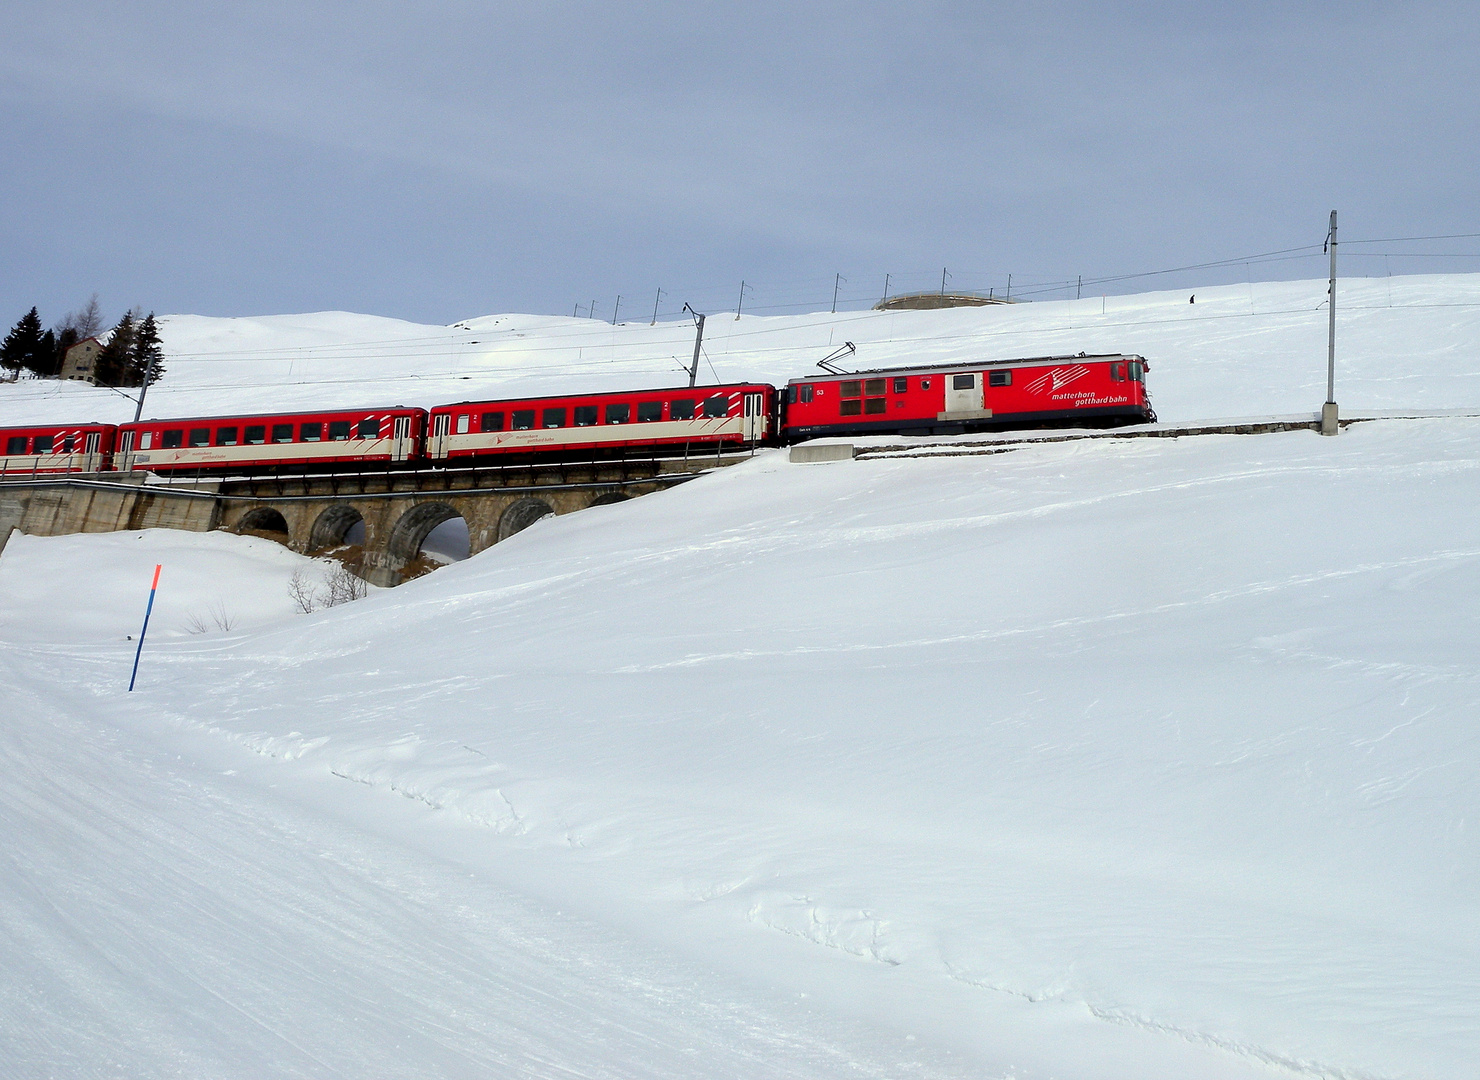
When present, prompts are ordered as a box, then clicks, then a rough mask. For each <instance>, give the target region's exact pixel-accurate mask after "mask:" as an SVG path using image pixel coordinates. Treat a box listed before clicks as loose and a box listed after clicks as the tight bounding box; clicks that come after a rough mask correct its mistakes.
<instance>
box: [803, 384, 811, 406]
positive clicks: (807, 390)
mask: <svg viewBox="0 0 1480 1080" xmlns="http://www.w3.org/2000/svg"><path fill="white" fill-rule="evenodd" d="M811 400H812V384H811V383H803V384H802V404H803V405H806V404H808V403H810V402H811Z"/></svg>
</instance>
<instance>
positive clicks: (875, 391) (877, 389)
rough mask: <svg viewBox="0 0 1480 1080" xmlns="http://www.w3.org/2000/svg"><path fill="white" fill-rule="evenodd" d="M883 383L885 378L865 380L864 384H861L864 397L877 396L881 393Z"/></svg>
mask: <svg viewBox="0 0 1480 1080" xmlns="http://www.w3.org/2000/svg"><path fill="white" fill-rule="evenodd" d="M884 383H885V380H883V379H869V380H867V381H865V382H864V384H863V394H864V396H865V397H878V396H879V395H880V394H882V393H883V392H884Z"/></svg>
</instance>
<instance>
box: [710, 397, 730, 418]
mask: <svg viewBox="0 0 1480 1080" xmlns="http://www.w3.org/2000/svg"><path fill="white" fill-rule="evenodd" d="M704 415H705V416H706V417H709V418H710V419H717V418H719V417H724V416H729V415H730V399H729V398H727V397H724V396H722V395H719V394H716V395H715V396H714V397H711V398H705V399H704Z"/></svg>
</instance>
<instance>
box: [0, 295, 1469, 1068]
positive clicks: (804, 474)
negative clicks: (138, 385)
mask: <svg viewBox="0 0 1480 1080" xmlns="http://www.w3.org/2000/svg"><path fill="white" fill-rule="evenodd" d="M1467 282H1468V279H1457V281H1451V282H1450V285H1453V286H1454V287H1455V288H1459V287H1461V286H1465V287H1467ZM1446 287H1448V286H1446ZM1259 288H1264V287H1263V286H1260V287H1259ZM1270 288H1274V287H1273V286H1271V287H1270ZM1394 288H1395V289H1398V288H1399V282H1396V281H1395V282H1394ZM1430 300H1431V301H1432V302H1433V303H1435V304H1437V303H1438V301H1437V300H1435V299H1434V298H1433V296H1432V295H1431V296H1430ZM1146 302H1147V304H1148V305H1150V304H1152V303H1153V301H1152V300H1150V299H1148V300H1147V301H1146ZM1168 302H1169V301H1165V300H1163V301H1156V303H1168ZM1181 303H1182V304H1183V305H1184V306H1192V305H1186V298H1185V297H1183V298H1182V300H1181ZM1204 303H1205V300H1204V297H1203V294H1202V293H1199V294H1198V302H1197V304H1196V305H1195V307H1197V308H1199V309H1201V308H1202V307H1203V305H1204ZM1036 306H1037V305H1035V307H1036ZM1044 306H1045V307H1046V306H1047V305H1044ZM1025 310H1026V309H1025ZM1395 310H1396V309H1395ZM1425 310H1428V311H1430V313H1431V314H1430V316H1429V317H1430V318H1431V319H1433V320H1436V321H1437V320H1441V319H1444V320H1448V319H1449V317H1450V316H1449V315H1447V314H1445V312H1447V311H1448V309H1445V308H1440V307H1437V306H1435V307H1432V308H1428V309H1425ZM1462 310H1467V309H1462ZM947 314H950V315H955V314H959V313H947ZM1011 314H1012V315H1014V317H1016V314H1017V312H1016V310H1014V312H1012V313H1011ZM744 323H745V320H742V323H741V325H742V327H743V326H744ZM1205 325H1207V326H1218V325H1220V324H1217V323H1209V324H1205ZM1179 332H1184V333H1190V331H1187V330H1186V329H1185V328H1184V329H1183V331H1179ZM1465 333H1467V334H1468V337H1462V336H1460V335H1459V332H1458V331H1456V330H1455V329H1454V326H1453V324H1452V323H1449V322H1446V323H1445V324H1444V325H1443V326H1440V327H1432V326H1429V325H1428V324H1427V323H1424V322H1423V321H1422V320H1421V319H1419V318H1418V316H1416V315H1414V316H1412V321H1411V322H1410V323H1408V324H1406V329H1405V330H1404V332H1403V336H1402V340H1387V339H1385V338H1380V337H1379V336H1376V335H1375V332H1374V337H1373V342H1374V344H1373V345H1372V350H1371V351H1372V353H1373V354H1374V355H1377V354H1379V353H1380V354H1381V355H1383V356H1388V357H1398V356H1400V355H1402V354H1403V353H1404V351H1405V350H1411V353H1410V356H1416V357H1419V358H1420V360H1421V362H1422V365H1424V366H1423V370H1424V371H1426V372H1427V373H1428V376H1429V377H1427V378H1418V377H1416V376H1414V377H1412V378H1410V379H1406V380H1402V381H1399V382H1393V383H1386V384H1385V383H1384V382H1383V381H1382V379H1381V378H1379V377H1378V374H1379V366H1378V365H1376V364H1375V363H1374V365H1373V367H1372V369H1371V371H1372V377H1371V378H1370V379H1369V380H1368V381H1367V382H1366V383H1365V384H1359V385H1365V386H1366V387H1367V388H1368V390H1369V391H1370V393H1371V394H1372V395H1373V397H1372V400H1371V401H1370V402H1369V404H1370V405H1371V406H1372V407H1373V408H1375V409H1378V408H1380V409H1398V408H1402V407H1408V406H1416V405H1422V406H1426V407H1430V408H1460V407H1464V406H1468V405H1473V404H1474V403H1475V402H1476V400H1477V398H1476V397H1473V396H1469V397H1467V396H1466V393H1467V391H1466V387H1467V386H1474V385H1477V384H1476V383H1474V382H1473V381H1471V380H1474V379H1475V378H1476V377H1477V376H1476V375H1475V374H1474V370H1473V369H1474V367H1475V366H1476V365H1474V364H1473V363H1472V362H1468V364H1469V366H1468V369H1467V362H1466V361H1465V360H1464V359H1463V356H1464V355H1466V354H1467V352H1472V351H1473V344H1474V342H1475V340H1476V338H1475V335H1473V334H1472V333H1469V332H1468V331H1466V332H1465ZM1353 336H1355V335H1353ZM1446 338H1452V339H1453V340H1452V346H1451V345H1446V344H1444V342H1445V340H1446ZM1291 341H1293V338H1278V340H1274V341H1272V342H1271V346H1270V347H1271V348H1272V349H1273V350H1274V351H1276V352H1278V351H1279V350H1280V349H1289V350H1293V349H1294V347H1295V346H1294V345H1293V344H1291V343H1290V342H1291ZM1187 342H1188V344H1187V345H1186V351H1185V370H1184V375H1183V378H1184V379H1185V382H1186V387H1187V389H1186V391H1185V395H1184V396H1185V401H1186V406H1185V407H1186V411H1187V415H1189V416H1198V417H1215V416H1219V415H1227V414H1229V413H1235V414H1247V413H1251V412H1258V411H1264V410H1267V411H1281V410H1283V411H1289V409H1290V408H1291V406H1290V405H1289V404H1288V403H1286V402H1283V401H1280V400H1270V401H1268V402H1265V403H1264V404H1257V403H1255V402H1253V401H1252V400H1250V399H1248V398H1242V399H1239V400H1238V401H1237V402H1236V403H1235V404H1234V405H1230V406H1229V407H1228V408H1227V409H1224V408H1222V405H1221V403H1222V401H1223V394H1224V392H1225V390H1226V388H1227V385H1228V383H1230V382H1236V381H1237V380H1236V376H1239V375H1240V374H1241V373H1242V369H1241V368H1239V366H1238V365H1237V364H1236V363H1235V360H1234V357H1233V355H1232V353H1231V352H1229V351H1228V350H1229V349H1230V348H1231V347H1230V346H1228V345H1227V343H1226V342H1225V343H1221V344H1220V343H1216V342H1215V343H1212V344H1208V345H1206V346H1197V345H1195V343H1192V339H1191V338H1188V339H1187ZM1280 342H1284V344H1280ZM1090 347H1098V346H1093V345H1092V346H1090ZM1115 347H1122V346H1120V345H1117V346H1115ZM1125 347H1135V346H1134V345H1132V346H1125ZM1013 351H1049V350H1046V349H1031V350H1007V352H1008V353H1011V352H1013ZM1076 351H1077V350H1076ZM1140 351H1146V352H1148V353H1149V352H1150V350H1149V349H1144V348H1142V349H1141V350H1140ZM1317 355H1319V350H1317ZM1219 356H1222V357H1223V359H1222V360H1219V361H1217V362H1214V361H1213V360H1208V361H1207V366H1206V368H1204V367H1202V366H1199V364H1198V363H1194V360H1196V359H1197V358H1207V357H1214V358H1216V357H1219ZM1446 357H1447V359H1446ZM1252 363H1254V364H1256V365H1267V364H1269V363H1271V361H1269V359H1268V358H1267V357H1266V356H1264V355H1263V354H1257V355H1256V356H1255V357H1254V360H1253V361H1252ZM1414 363H1419V361H1414ZM1153 364H1154V362H1153ZM1175 367H1176V365H1175V363H1174V362H1172V361H1169V362H1168V363H1167V364H1166V365H1164V367H1163V368H1160V369H1157V374H1161V373H1162V372H1163V371H1165V370H1167V369H1169V368H1170V369H1175ZM1198 372H1212V374H1210V375H1206V377H1201V376H1199V375H1198ZM1317 376H1318V378H1317V384H1318V385H1317V390H1316V392H1315V397H1314V400H1316V401H1318V400H1319V398H1320V396H1321V390H1322V389H1323V386H1320V385H1319V383H1320V379H1319V376H1320V372H1319V367H1318V366H1317ZM1167 382H1168V383H1170V384H1171V385H1176V381H1175V380H1174V379H1173V378H1172V375H1171V374H1168V375H1167ZM1240 385H1243V386H1244V387H1245V389H1246V390H1252V388H1253V386H1254V385H1255V384H1254V383H1243V384H1240ZM1384 387H1386V389H1384ZM1153 389H1154V390H1156V391H1157V392H1158V394H1162V393H1164V391H1163V390H1162V389H1161V388H1160V387H1159V386H1153ZM1354 393H1355V391H1354ZM1384 395H1385V396H1384ZM1339 396H1340V395H1339ZM1344 400H1345V399H1344ZM1308 404H1309V403H1308V402H1302V405H1308ZM1158 408H1159V409H1161V410H1163V411H1165V410H1166V408H1167V406H1166V404H1165V402H1164V400H1163V398H1162V397H1158ZM1477 480H1480V420H1475V419H1471V418H1467V417H1459V416H1450V417H1441V418H1429V419H1417V420H1385V421H1374V422H1368V423H1361V424H1356V425H1354V426H1352V427H1350V428H1348V429H1347V430H1346V431H1345V432H1343V434H1342V435H1341V436H1340V437H1339V438H1336V439H1322V438H1320V437H1319V436H1316V435H1314V434H1311V433H1307V432H1296V433H1288V434H1283V435H1269V436H1211V437H1199V438H1188V439H1179V440H1164V439H1157V440H1126V441H1122V440H1096V441H1088V442H1080V443H1055V444H1048V445H1034V446H1026V447H1023V448H1020V449H1016V450H1013V451H1011V452H1009V453H1005V454H998V455H993V456H990V457H968V458H959V457H954V458H943V459H918V458H916V459H882V460H859V461H854V462H844V463H834V464H828V465H814V466H793V465H790V464H788V463H787V462H786V460H785V456H784V455H783V454H780V453H767V454H762V455H759V456H758V457H757V458H756V459H755V460H754V461H752V462H750V463H749V464H746V465H742V466H738V467H735V468H732V469H728V470H725V471H724V472H722V473H720V474H717V475H714V476H711V477H707V478H704V479H703V480H700V481H696V482H694V483H691V484H688V485H684V486H683V487H680V488H677V489H674V490H672V491H669V492H665V493H662V494H658V495H653V496H648V497H645V498H643V499H639V500H634V501H632V502H630V503H625V504H621V505H617V506H609V507H599V508H595V509H592V510H590V511H585V512H582V513H580V514H576V515H571V516H568V517H562V518H557V519H546V520H545V521H542V522H540V523H537V524H536V525H535V526H533V527H532V528H530V529H529V530H527V531H525V532H524V533H521V534H519V535H518V536H515V537H513V538H512V539H510V540H509V541H506V542H504V543H501V544H499V545H497V546H496V547H495V548H493V549H491V550H489V551H487V552H485V553H483V554H481V555H479V556H477V557H474V558H472V559H470V560H467V561H465V562H462V563H459V564H457V565H454V566H451V567H448V568H445V569H442V570H439V571H437V572H436V573H435V574H433V575H431V576H429V577H427V578H423V579H419V580H417V581H415V582H412V583H410V584H408V585H405V586H402V587H400V588H398V589H395V590H388V591H384V592H380V593H377V594H376V595H373V596H372V597H370V598H368V599H366V600H364V601H360V602H357V603H355V604H352V605H349V606H346V607H341V608H335V609H333V610H330V611H323V612H318V613H315V614H313V615H307V616H305V615H293V614H290V613H286V612H283V611H281V610H279V611H278V612H277V613H274V612H273V611H271V610H268V606H267V605H266V602H265V601H264V599H263V597H264V595H265V594H266V593H268V592H273V591H275V592H276V597H275V598H274V600H273V602H274V603H280V602H281V599H282V598H283V597H284V596H285V595H286V593H285V591H284V586H285V584H286V578H287V575H288V574H289V573H290V572H291V570H292V568H293V567H294V566H296V565H298V564H297V563H295V562H294V560H296V558H297V557H296V556H290V555H286V554H285V553H281V552H278V553H269V552H267V550H266V549H265V548H262V549H259V548H258V547H256V546H255V545H257V544H260V542H259V541H248V540H245V539H243V540H242V543H243V544H248V543H250V544H252V545H254V546H252V547H251V548H250V549H248V548H245V547H243V548H240V549H236V548H231V549H230V550H229V551H228V550H226V549H227V548H230V544H231V541H232V538H224V537H190V538H180V537H179V536H178V535H173V536H172V535H171V534H168V533H162V532H161V533H148V534H143V535H142V536H141V535H140V534H118V535H117V536H113V537H73V538H55V539H45V540H43V539H36V538H27V537H15V538H13V539H12V541H11V546H10V547H8V548H7V549H6V551H5V554H4V555H3V556H0V640H3V641H4V648H3V649H0V688H3V693H4V700H5V701H6V702H7V706H8V708H7V712H8V713H9V714H10V716H11V718H12V719H11V721H10V722H9V723H7V724H5V725H0V757H3V759H4V760H3V768H4V772H5V775H6V777H7V781H6V783H5V784H4V785H0V828H3V830H4V834H5V835H6V836H7V838H8V844H7V859H8V861H7V862H6V863H5V864H4V865H3V866H0V970H4V971H5V972H6V973H7V978H6V979H5V980H4V981H0V1073H3V1074H5V1075H17V1076H41V1075H53V1074H60V1075H93V1074H98V1075H112V1074H117V1075H176V1074H179V1075H212V1076H260V1075H289V1076H293V1075H296V1076H315V1077H318V1076H335V1075H357V1076H402V1075H437V1076H470V1077H471V1076H489V1075H494V1076H541V1077H544V1076H634V1077H636V1076H731V1077H752V1076H772V1075H775V1076H817V1077H831V1076H858V1075H862V1076H881V1077H883V1076H891V1077H892V1076H962V1077H965V1076H971V1077H976V1076H1014V1077H1048V1076H1059V1077H1076V1078H1079V1077H1084V1078H1096V1077H1125V1078H1131V1077H1137V1078H1141V1077H1187V1076H1198V1077H1250V1076H1281V1075H1284V1076H1291V1075H1294V1076H1308V1077H1342V1078H1353V1077H1361V1078H1366V1077H1410V1076H1411V1077H1458V1076H1466V1075H1473V1072H1474V1067H1473V1063H1474V1062H1475V1061H1476V1060H1480V1035H1477V1033H1480V933H1477V930H1476V927H1477V926H1480V923H1477V921H1476V919H1475V899H1474V898H1475V896H1476V895H1477V886H1480V880H1477V866H1480V863H1477V856H1480V850H1477V844H1476V840H1475V836H1474V828H1473V824H1472V823H1473V822H1474V821H1475V820H1476V818H1477V813H1480V805H1477V803H1480V790H1477V786H1476V783H1475V779H1474V777H1475V775H1476V767H1477V765H1480V750H1477V745H1480V744H1477V743H1476V740H1475V738H1474V733H1473V717H1474V716H1475V715H1476V713H1477V706H1480V668H1477V665H1476V661H1475V657H1476V655H1477V644H1480V608H1477V606H1476V603H1475V597H1476V596H1477V595H1480V518H1477V516H1476V514H1475V512H1474V504H1475V492H1476V490H1477ZM196 543H199V544H200V545H201V546H200V547H199V548H198V549H192V545H193V544H196ZM165 544H170V545H174V547H173V548H172V549H166V548H165V547H164V546H163V545H165ZM89 545H96V546H95V547H92V548H91V549H89ZM107 545H112V546H111V547H109V546H107ZM128 545H133V547H129V546H128ZM209 545H223V547H222V548H221V549H219V550H218V549H217V548H215V547H211V546H209ZM135 549H137V550H135ZM89 550H91V551H92V552H95V553H96V557H95V558H92V559H89V558H87V554H88V551H89ZM156 553H158V555H156ZM228 557H229V558H230V559H233V560H236V561H235V563H229V562H228V561H227V559H228ZM157 558H164V561H165V562H166V575H165V578H164V579H163V581H162V585H161V592H162V596H169V594H170V589H171V588H174V589H176V590H178V591H177V592H176V593H175V595H174V596H173V597H172V598H171V600H170V603H171V604H172V605H174V607H173V608H172V610H173V611H175V612H184V611H189V610H195V609H200V608H203V607H204V606H205V605H206V604H207V603H209V602H210V601H211V600H212V599H213V598H222V597H223V594H224V599H225V602H226V603H227V604H229V605H230V604H239V605H240V606H241V608H242V610H243V611H244V612H245V611H247V610H248V609H249V608H251V609H253V614H252V618H251V621H252V622H253V624H254V628H245V629H239V630H233V631H231V632H228V633H209V634H204V635H191V634H179V633H176V634H174V635H169V634H162V635H160V637H159V639H158V640H157V641H155V640H153V639H151V643H150V645H149V646H148V648H147V649H146V652H145V662H144V667H143V670H142V673H141V677H140V688H139V690H138V691H136V692H135V693H134V694H133V695H125V694H122V693H121V692H120V690H121V687H122V686H123V685H125V684H126V681H127V673H128V666H129V664H130V662H131V661H132V658H133V653H132V643H131V642H128V641H127V640H125V639H126V636H127V635H128V634H130V633H133V632H135V630H136V627H135V623H136V621H137V618H138V616H139V615H140V614H141V606H142V599H143V597H142V595H141V594H142V591H143V590H144V589H145V588H147V583H148V582H147V573H146V572H145V571H146V569H147V568H151V567H152V564H153V561H157ZM191 560H199V562H198V565H202V566H205V565H215V566H218V567H219V568H220V569H219V572H218V573H217V574H216V575H215V576H214V577H205V576H199V577H195V578H192V577H191V576H190V574H189V573H188V572H186V571H185V570H184V569H182V571H181V573H180V574H179V575H178V576H176V577H173V578H172V577H171V573H172V568H173V567H175V566H176V565H177V564H183V565H184V566H188V565H189V564H190V561H191ZM121 577H136V578H137V580H136V581H134V582H133V584H132V586H131V587H133V588H135V590H136V592H138V593H139V594H140V595H138V597H137V603H135V604H133V605H130V603H129V602H128V600H127V590H126V588H125V587H124V586H123V585H121V584H120V583H119V581H118V580H117V579H119V578H121ZM228 585H234V586H235V588H237V589H240V595H239V596H238V595H237V594H236V593H235V592H234V591H233V589H232V588H229V587H227V586H228ZM22 590H24V592H22ZM7 598H8V599H7ZM161 602H162V603H163V602H164V601H163V600H162V601H161ZM79 606H83V607H90V608H92V610H93V611H94V615H93V617H92V618H91V619H89V620H78V619H77V618H76V617H75V615H74V614H73V611H74V610H75V609H76V608H77V607H79ZM176 617H177V616H172V617H171V618H176ZM161 625H162V627H163V628H170V627H171V626H172V623H171V620H170V619H166V620H165V621H164V622H163V623H162V624H161ZM175 629H178V627H175ZM151 633H152V632H151Z"/></svg>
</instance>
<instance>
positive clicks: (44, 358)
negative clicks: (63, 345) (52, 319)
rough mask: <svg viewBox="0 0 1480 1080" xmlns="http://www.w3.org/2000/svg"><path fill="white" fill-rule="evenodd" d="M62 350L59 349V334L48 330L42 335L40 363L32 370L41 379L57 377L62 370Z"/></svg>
mask: <svg viewBox="0 0 1480 1080" xmlns="http://www.w3.org/2000/svg"><path fill="white" fill-rule="evenodd" d="M62 355H63V354H62V352H61V351H60V350H58V349H57V336H56V334H55V333H53V332H52V331H50V330H48V331H47V332H46V333H44V334H42V335H41V353H40V355H39V356H38V357H37V359H38V361H39V362H38V364H37V366H36V367H35V368H33V369H32V370H33V371H35V372H36V377H37V378H40V379H55V378H56V377H57V375H58V374H59V373H60V372H61V370H62Z"/></svg>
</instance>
